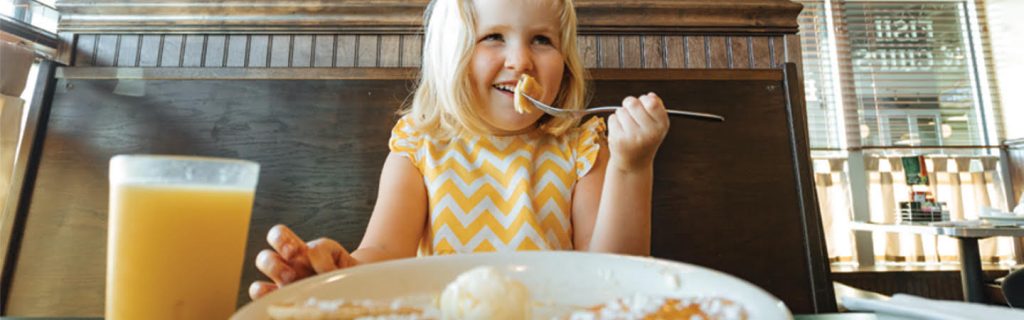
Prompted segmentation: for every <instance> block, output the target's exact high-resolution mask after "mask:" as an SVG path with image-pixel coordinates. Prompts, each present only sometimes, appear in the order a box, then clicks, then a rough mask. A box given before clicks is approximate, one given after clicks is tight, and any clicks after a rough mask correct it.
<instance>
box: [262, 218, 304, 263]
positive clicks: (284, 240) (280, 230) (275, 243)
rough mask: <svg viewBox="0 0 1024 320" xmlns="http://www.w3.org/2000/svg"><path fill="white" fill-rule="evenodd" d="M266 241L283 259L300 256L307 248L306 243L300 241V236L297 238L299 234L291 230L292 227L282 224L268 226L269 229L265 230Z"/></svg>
mask: <svg viewBox="0 0 1024 320" xmlns="http://www.w3.org/2000/svg"><path fill="white" fill-rule="evenodd" d="M267 242H268V243H270V247H272V248H274V250H276V251H277V252H278V253H279V254H281V257H282V258H284V259H285V260H292V259H294V258H296V257H299V256H302V255H303V253H304V252H305V251H306V249H307V248H306V243H305V242H303V241H302V238H299V236H297V235H295V233H294V232H292V229H289V228H288V227H286V226H284V225H283V224H278V225H275V226H273V227H272V228H270V231H269V232H267Z"/></svg>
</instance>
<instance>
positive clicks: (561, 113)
mask: <svg viewBox="0 0 1024 320" xmlns="http://www.w3.org/2000/svg"><path fill="white" fill-rule="evenodd" d="M523 97H526V100H530V102H532V103H533V105H534V106H536V107H537V109H540V110H541V111H544V113H547V114H550V115H552V116H555V117H583V116H586V115H591V114H595V113H601V112H615V110H618V109H619V108H621V107H619V106H605V107H593V108H586V109H583V110H566V109H561V108H555V107H552V106H549V105H547V104H545V103H543V102H540V101H538V100H537V99H534V98H533V97H531V96H528V95H525V94H524V95H523ZM668 114H670V115H677V116H685V117H691V118H697V119H702V120H713V121H718V122H723V121H725V117H723V116H720V115H717V114H710V113H703V112H693V111H682V110H672V109H669V110H668Z"/></svg>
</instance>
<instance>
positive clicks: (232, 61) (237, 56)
mask: <svg viewBox="0 0 1024 320" xmlns="http://www.w3.org/2000/svg"><path fill="white" fill-rule="evenodd" d="M249 37H250V36H249V35H244V34H241V35H239V34H233V35H230V36H228V44H227V53H225V54H224V55H225V56H227V63H225V64H224V66H226V67H233V68H238V67H245V60H246V58H248V56H249Z"/></svg>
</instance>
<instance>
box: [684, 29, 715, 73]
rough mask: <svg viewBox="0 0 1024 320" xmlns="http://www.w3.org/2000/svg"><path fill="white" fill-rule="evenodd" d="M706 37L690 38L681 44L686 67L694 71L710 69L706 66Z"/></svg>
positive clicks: (707, 51)
mask: <svg viewBox="0 0 1024 320" xmlns="http://www.w3.org/2000/svg"><path fill="white" fill-rule="evenodd" d="M707 44H708V37H707V36H690V37H686V42H684V43H683V45H684V46H685V50H686V67H687V68H694V69H702V68H710V67H711V66H710V65H709V64H708V53H709V50H708V46H707Z"/></svg>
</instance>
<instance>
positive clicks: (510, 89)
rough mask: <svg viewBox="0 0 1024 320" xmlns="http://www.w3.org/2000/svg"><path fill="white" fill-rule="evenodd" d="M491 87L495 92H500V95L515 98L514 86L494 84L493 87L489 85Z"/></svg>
mask: <svg viewBox="0 0 1024 320" xmlns="http://www.w3.org/2000/svg"><path fill="white" fill-rule="evenodd" d="M491 87H492V88H494V89H495V90H498V92H501V93H502V94H504V95H507V96H509V97H512V96H515V86H514V85H506V84H494V85H491Z"/></svg>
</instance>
